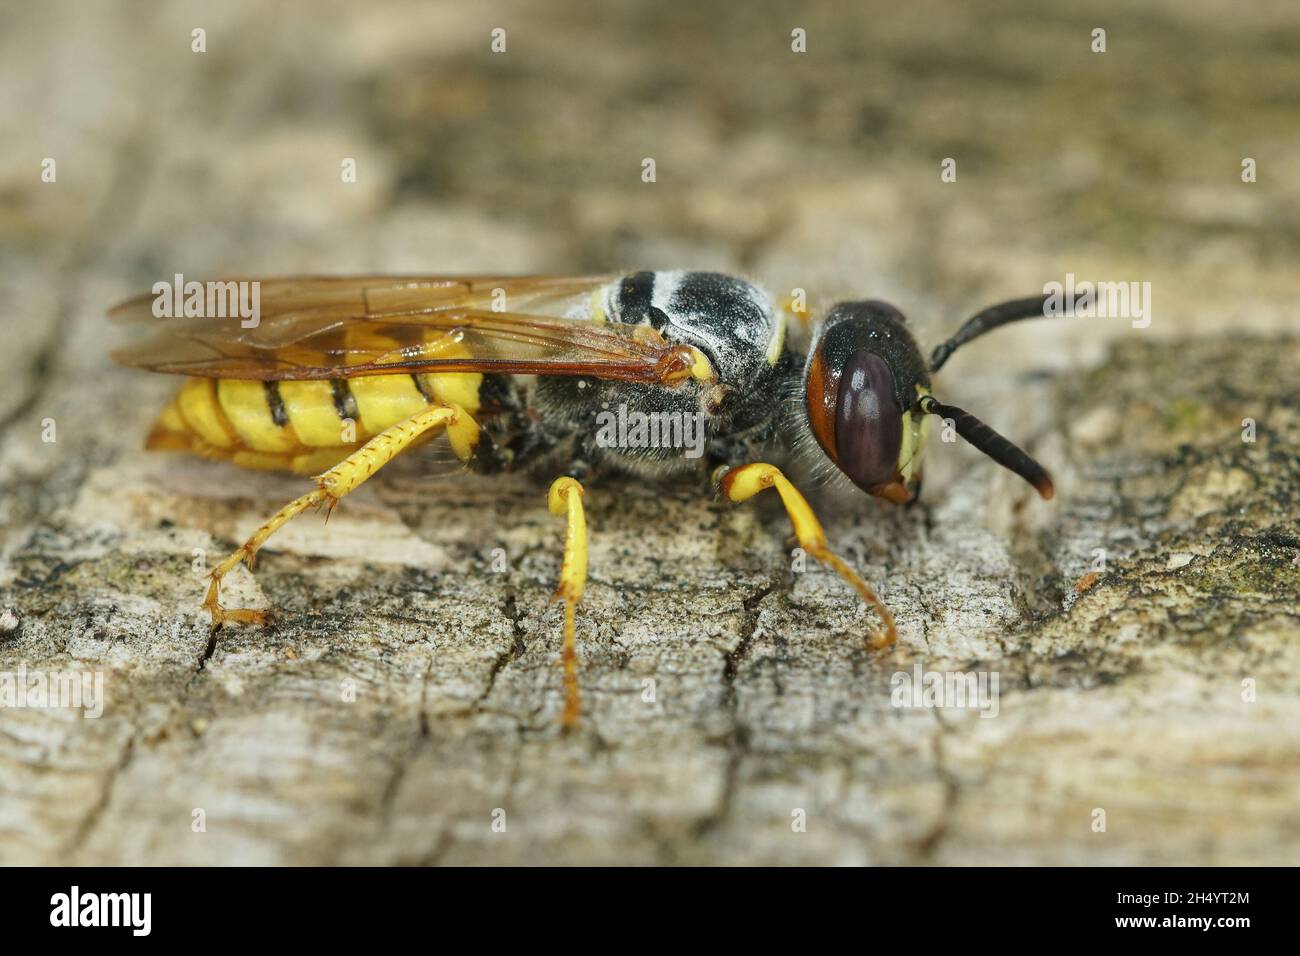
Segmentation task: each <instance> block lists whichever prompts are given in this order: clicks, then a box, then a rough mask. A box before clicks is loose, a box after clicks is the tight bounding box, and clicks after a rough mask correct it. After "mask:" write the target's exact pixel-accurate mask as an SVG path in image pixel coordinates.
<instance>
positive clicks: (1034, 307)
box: [930, 293, 1053, 372]
mask: <svg viewBox="0 0 1300 956" xmlns="http://www.w3.org/2000/svg"><path fill="white" fill-rule="evenodd" d="M1052 297H1053V296H1052V295H1051V294H1049V293H1044V294H1042V295H1036V296H1033V297H1031V298H1028V299H1012V300H1011V301H1010V302H999V303H998V304H997V305H991V306H989V307H988V308H987V309H984V310H983V311H981V312H977V313H975V314H974V315H972V316H971V317H970V318H969V319H967V320H966V321H965V322H963V323H962V326H961V328H959V329H958V330H957V334H956V335H954V336H953V337H952V338H950V339H949V340H948V341H947V342H944V343H943V344H942V345H939V346H936V347H935V350H934V352H933V353H931V355H930V371H931V372H937V371H939V368H940V367H941V366H942V365H943V363H944V362H946V361H948V358H949V356H951V355H952V353H953V352H955V351H957V349H959V348H961V347H962V346H963V345H965V344H966V343H967V342H969V341H970V340H971V339H977V338H979V337H980V336H981V335H983V334H984V333H985V332H991V331H992V330H993V329H996V328H998V327H999V326H1002V325H1006V324H1007V323H1008V322H1019V321H1020V320H1021V319H1042V318H1047V317H1048V316H1047V311H1046V309H1047V301H1048V300H1049V299H1051V298H1052Z"/></svg>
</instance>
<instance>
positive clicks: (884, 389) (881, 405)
mask: <svg viewBox="0 0 1300 956" xmlns="http://www.w3.org/2000/svg"><path fill="white" fill-rule="evenodd" d="M894 396H895V391H894V373H893V372H892V371H890V368H889V365H888V364H887V363H886V362H885V360H884V359H882V358H881V357H880V356H879V355H876V354H875V353H874V352H868V351H865V350H863V351H858V352H854V353H853V354H852V355H851V356H849V359H848V361H847V362H845V364H844V369H843V371H842V372H841V373H840V386H839V393H838V394H837V395H836V398H835V448H836V450H837V451H838V452H839V466H840V469H841V470H842V471H843V472H844V473H845V474H846V475H848V476H849V478H850V480H852V481H853V483H854V484H855V485H858V486H859V487H861V488H864V489H870V488H872V487H873V486H875V485H882V484H885V483H886V482H889V481H892V480H893V478H894V473H895V471H896V470H897V468H898V452H899V449H900V448H901V447H902V443H903V410H902V409H901V408H899V407H898V400H897V399H896V398H895V397H894Z"/></svg>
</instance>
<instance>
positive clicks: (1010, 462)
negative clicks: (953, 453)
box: [920, 299, 1056, 501]
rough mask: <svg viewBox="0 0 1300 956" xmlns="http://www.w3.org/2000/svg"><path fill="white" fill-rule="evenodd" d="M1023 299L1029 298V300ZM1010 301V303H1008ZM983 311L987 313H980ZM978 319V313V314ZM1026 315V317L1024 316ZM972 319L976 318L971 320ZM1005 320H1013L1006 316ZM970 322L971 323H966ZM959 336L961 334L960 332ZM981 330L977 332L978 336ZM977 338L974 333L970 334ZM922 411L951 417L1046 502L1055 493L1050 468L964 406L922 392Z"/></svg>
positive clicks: (965, 434) (971, 439) (964, 435)
mask: <svg viewBox="0 0 1300 956" xmlns="http://www.w3.org/2000/svg"><path fill="white" fill-rule="evenodd" d="M1022 301H1026V302H1027V301H1029V300H1028V299H1025V300H1022ZM1008 304H1011V303H1008ZM981 314H984V313H981ZM976 318H978V316H976ZM1022 318H1023V316H1022ZM971 321H974V319H972V320H971ZM1005 321H1008V322H1010V321H1012V320H1011V319H1007V320H1005ZM967 324H969V323H967ZM958 334H959V335H960V333H958ZM978 334H979V333H978V332H976V333H975V335H978ZM971 338H974V335H972V336H971ZM920 406H921V411H923V412H925V413H926V414H927V415H938V416H939V417H940V418H949V419H952V422H953V424H954V425H955V426H956V428H957V434H958V435H960V436H961V437H962V438H964V439H966V440H967V441H968V442H970V443H971V444H972V445H974V446H975V447H976V448H978V449H979V450H980V451H982V452H984V454H986V455H988V456H989V457H990V458H992V459H993V460H994V461H996V462H997V463H998V464H999V465H1001V466H1002V467H1003V468H1006V469H1008V470H1009V471H1014V472H1015V473H1016V474H1017V475H1019V476H1020V477H1021V478H1023V479H1025V481H1027V482H1029V483H1030V484H1031V485H1033V486H1034V489H1035V490H1036V491H1037V492H1038V493H1039V495H1041V496H1042V498H1043V500H1044V501H1048V500H1050V499H1051V497H1052V495H1054V494H1056V488H1055V486H1053V484H1052V476H1051V475H1049V474H1048V473H1047V469H1046V468H1044V467H1043V466H1042V465H1040V464H1039V463H1038V462H1036V461H1034V459H1032V458H1030V457H1029V456H1028V455H1027V454H1025V452H1024V451H1022V450H1021V449H1020V448H1018V447H1017V446H1016V445H1014V444H1012V443H1011V442H1010V441H1008V440H1007V439H1005V438H1003V437H1002V436H1001V435H999V434H998V433H997V432H995V431H994V430H993V429H992V428H989V426H988V425H985V424H984V423H983V422H982V421H980V420H979V419H978V418H976V417H975V416H974V415H972V414H971V413H970V412H968V411H966V410H965V409H961V408H958V407H957V406H956V405H944V404H941V403H940V402H938V401H937V400H936V399H935V397H934V396H933V395H923V396H921V401H920Z"/></svg>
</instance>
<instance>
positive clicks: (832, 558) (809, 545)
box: [719, 462, 898, 650]
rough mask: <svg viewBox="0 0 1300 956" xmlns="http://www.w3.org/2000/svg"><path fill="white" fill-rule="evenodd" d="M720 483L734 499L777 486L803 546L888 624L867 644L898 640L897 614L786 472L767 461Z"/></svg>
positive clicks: (726, 476)
mask: <svg viewBox="0 0 1300 956" xmlns="http://www.w3.org/2000/svg"><path fill="white" fill-rule="evenodd" d="M719 472H722V469H719ZM720 484H721V487H722V493H723V494H724V495H726V496H727V498H728V499H730V500H731V501H744V500H745V499H747V498H752V497H753V496H754V495H756V494H758V493H759V492H760V491H762V490H763V489H764V488H775V489H776V491H777V494H779V495H780V496H781V503H782V504H783V505H785V511H786V514H788V515H789V516H790V523H791V524H792V525H794V534H795V537H796V538H798V539H799V546H800V547H801V548H803V549H804V551H806V552H807V553H808V554H811V555H812V556H813V557H814V558H816V559H817V560H818V561H820V562H822V564H825V565H828V566H830V567H831V568H833V569H834V570H835V573H836V574H838V575H839V576H840V577H841V578H843V579H844V580H845V581H847V582H848V583H849V585H851V586H852V587H853V589H854V590H855V591H857V592H858V593H859V594H860V595H862V599H863V600H864V601H866V602H867V603H868V604H870V605H872V606H873V607H874V608H875V609H876V613H877V614H878V615H879V616H880V620H881V622H882V623H883V624H884V631H883V633H882V632H877V633H876V634H874V635H873V636H872V637H871V639H870V640H869V641H868V642H867V646H868V647H869V648H871V649H872V650H882V649H884V648H886V647H889V646H890V645H891V644H893V643H894V641H895V640H897V638H898V633H897V631H896V630H895V629H894V616H893V615H892V614H890V613H889V608H887V607H885V605H884V602H882V601H881V600H880V598H878V597H876V594H875V592H874V591H872V590H871V588H870V587H868V586H867V582H866V581H864V580H862V578H861V577H859V576H858V574H857V572H856V571H854V570H853V569H852V568H850V567H849V566H848V565H847V564H845V563H844V562H843V561H842V560H840V558H839V556H838V555H836V554H835V553H834V552H833V551H831V549H830V548H829V547H828V546H827V544H826V532H825V531H823V530H822V526H821V523H820V522H818V520H817V516H816V515H815V514H813V510H812V508H811V507H810V506H809V505H808V502H807V500H806V499H805V498H804V496H803V495H801V494H799V490H798V489H797V488H795V486H794V485H792V484H790V480H789V479H788V478H786V476H785V475H783V474H781V471H780V469H778V468H776V467H775V466H774V465H768V464H765V463H763V462H755V463H754V464H750V465H741V466H740V467H738V468H730V469H728V470H726V471H725V472H724V473H722V474H721V479H720Z"/></svg>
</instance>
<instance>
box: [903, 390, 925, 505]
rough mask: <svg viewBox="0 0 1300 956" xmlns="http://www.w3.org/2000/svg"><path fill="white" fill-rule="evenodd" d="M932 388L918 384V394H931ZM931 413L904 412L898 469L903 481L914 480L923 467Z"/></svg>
mask: <svg viewBox="0 0 1300 956" xmlns="http://www.w3.org/2000/svg"><path fill="white" fill-rule="evenodd" d="M929 394H930V390H929V389H928V388H925V387H924V386H921V385H918V386H916V395H917V397H918V398H920V397H921V396H923V395H929ZM930 418H931V416H930V415H924V414H922V415H917V414H916V413H915V412H913V411H906V412H904V413H903V442H902V445H901V446H900V447H899V449H898V470H899V472H901V473H902V476H903V483H904V484H907V483H910V482H911V481H912V476H913V475H914V474H915V473H916V470H917V469H918V468H920V467H921V459H922V458H924V457H925V441H926V439H927V438H928V437H929V435H930Z"/></svg>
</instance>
